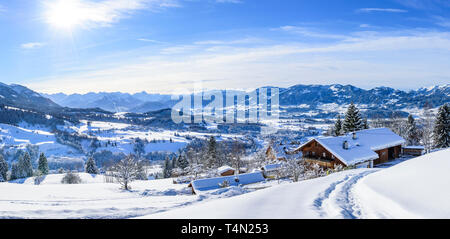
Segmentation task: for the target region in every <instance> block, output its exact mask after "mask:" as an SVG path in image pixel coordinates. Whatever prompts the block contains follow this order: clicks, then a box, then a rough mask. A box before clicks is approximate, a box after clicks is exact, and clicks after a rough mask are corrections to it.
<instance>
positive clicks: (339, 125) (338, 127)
mask: <svg viewBox="0 0 450 239" xmlns="http://www.w3.org/2000/svg"><path fill="white" fill-rule="evenodd" d="M333 134H334V136H340V135H341V134H342V120H341V115H340V114H339V115H338V116H337V120H336V123H335V124H334V129H333Z"/></svg>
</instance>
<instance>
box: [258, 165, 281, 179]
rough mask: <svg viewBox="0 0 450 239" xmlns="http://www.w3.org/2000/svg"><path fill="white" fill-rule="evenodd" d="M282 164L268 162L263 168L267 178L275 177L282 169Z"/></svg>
mask: <svg viewBox="0 0 450 239" xmlns="http://www.w3.org/2000/svg"><path fill="white" fill-rule="evenodd" d="M281 166H282V164H281V163H276V164H268V165H265V166H264V167H262V168H261V170H262V171H263V174H264V177H265V178H270V177H275V176H276V175H277V174H278V172H279V171H280V169H281Z"/></svg>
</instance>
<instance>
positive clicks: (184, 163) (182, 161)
mask: <svg viewBox="0 0 450 239" xmlns="http://www.w3.org/2000/svg"><path fill="white" fill-rule="evenodd" d="M177 164H178V165H177V166H178V167H179V168H181V169H183V170H184V169H185V168H187V167H188V166H189V161H188V160H187V159H186V155H185V154H184V153H180V155H179V156H178V160H177Z"/></svg>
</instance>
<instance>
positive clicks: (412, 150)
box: [403, 145, 425, 156]
mask: <svg viewBox="0 0 450 239" xmlns="http://www.w3.org/2000/svg"><path fill="white" fill-rule="evenodd" d="M424 151H425V147H424V146H420V145H416V146H406V147H403V154H404V155H411V156H421V155H422V154H423V152H424Z"/></svg>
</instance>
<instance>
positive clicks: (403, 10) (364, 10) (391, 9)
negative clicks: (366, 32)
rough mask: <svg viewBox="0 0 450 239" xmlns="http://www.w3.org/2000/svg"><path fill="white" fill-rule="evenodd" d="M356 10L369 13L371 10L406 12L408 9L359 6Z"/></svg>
mask: <svg viewBox="0 0 450 239" xmlns="http://www.w3.org/2000/svg"><path fill="white" fill-rule="evenodd" d="M356 12H360V13H371V12H392V13H405V12H408V10H405V9H397V8H360V9H358V10H356Z"/></svg>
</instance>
